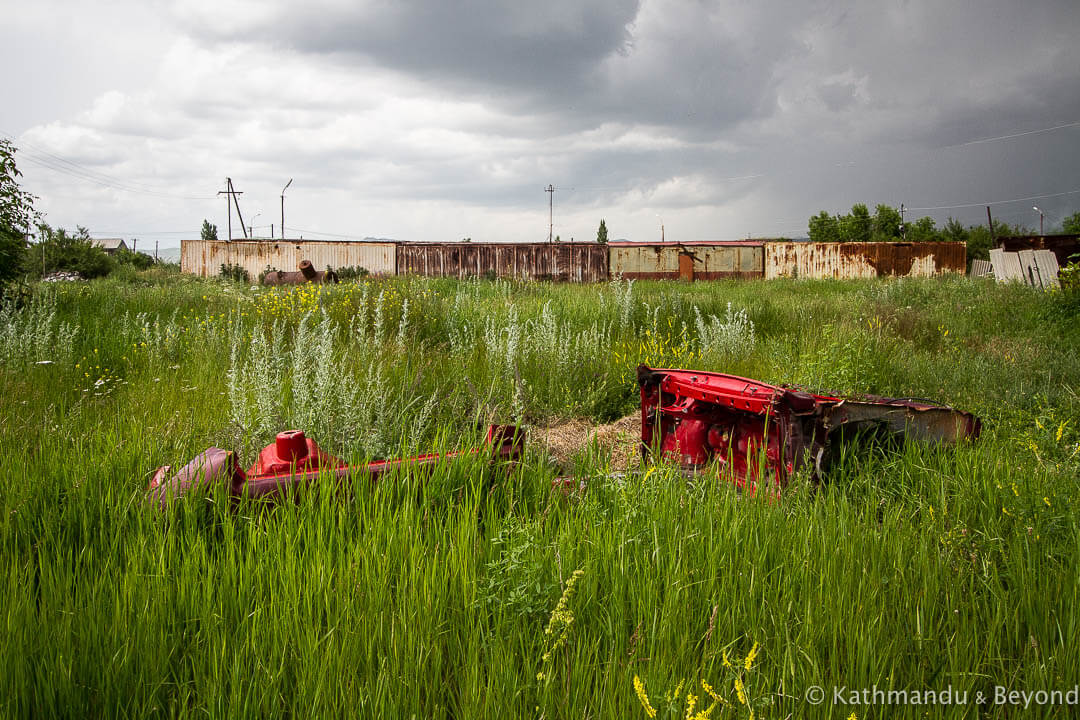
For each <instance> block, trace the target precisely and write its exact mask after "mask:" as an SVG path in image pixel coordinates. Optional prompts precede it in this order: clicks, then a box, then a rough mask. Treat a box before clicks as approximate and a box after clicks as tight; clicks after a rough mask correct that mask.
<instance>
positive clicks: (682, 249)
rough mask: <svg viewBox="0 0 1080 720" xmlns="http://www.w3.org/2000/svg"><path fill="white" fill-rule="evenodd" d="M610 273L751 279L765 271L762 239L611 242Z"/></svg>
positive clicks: (631, 277) (660, 277)
mask: <svg viewBox="0 0 1080 720" xmlns="http://www.w3.org/2000/svg"><path fill="white" fill-rule="evenodd" d="M609 247H610V250H609V253H610V255H609V264H608V273H609V274H610V275H611V277H617V276H622V277H624V278H626V279H628V280H665V279H666V280H678V279H682V280H732V279H740V280H751V279H754V278H760V277H761V276H762V274H763V273H764V257H765V253H764V248H763V244H762V242H761V241H758V240H735V241H730V242H700V243H674V242H672V243H636V242H613V243H610V244H609Z"/></svg>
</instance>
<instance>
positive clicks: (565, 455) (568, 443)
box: [531, 413, 641, 471]
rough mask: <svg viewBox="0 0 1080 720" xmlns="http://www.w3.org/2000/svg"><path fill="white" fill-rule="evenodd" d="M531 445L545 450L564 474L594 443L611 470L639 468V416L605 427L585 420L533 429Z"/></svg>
mask: <svg viewBox="0 0 1080 720" xmlns="http://www.w3.org/2000/svg"><path fill="white" fill-rule="evenodd" d="M531 439H532V441H533V442H534V443H537V444H538V445H540V446H542V447H544V448H546V449H547V451H548V452H549V453H550V454H551V456H552V458H553V459H554V460H555V462H557V463H558V464H559V465H560V466H562V467H563V468H564V469H566V470H572V469H573V466H574V461H575V458H576V457H577V456H579V455H580V454H581V453H582V451H584V450H585V449H586V448H588V447H589V446H590V445H592V443H593V441H594V440H595V442H596V444H597V446H598V447H599V449H600V452H601V453H603V455H610V457H611V469H612V470H618V471H623V470H628V469H630V468H634V467H638V466H639V465H640V464H641V452H640V450H639V447H640V442H641V415H640V414H639V413H634V414H632V415H627V416H626V417H624V418H620V419H619V420H616V421H615V422H613V423H608V424H607V425H594V424H593V423H591V422H589V421H588V420H580V419H573V420H566V421H564V422H560V423H556V424H554V425H551V426H550V427H546V428H541V427H537V428H533V429H532V438H531Z"/></svg>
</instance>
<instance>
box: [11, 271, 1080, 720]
mask: <svg viewBox="0 0 1080 720" xmlns="http://www.w3.org/2000/svg"><path fill="white" fill-rule="evenodd" d="M1078 347H1080V320H1078V315H1077V302H1076V297H1075V296H1068V295H1063V294H1062V293H1056V294H1051V295H1044V294H1042V293H1038V292H1035V291H1031V290H1030V289H1028V288H1024V287H1015V286H1014V287H999V286H995V285H994V284H992V283H990V282H980V281H974V282H973V281H970V280H968V279H966V278H949V279H934V280H899V281H897V280H891V281H885V280H882V281H847V282H813V281H790V282H787V281H771V282H742V283H696V284H692V285H685V284H676V283H667V284H665V283H634V284H630V283H625V282H621V283H611V284H608V285H602V286H599V285H598V286H572V285H551V284H540V283H529V284H521V283H509V282H505V281H494V282H489V281H472V282H467V281H465V282H458V281H444V280H426V279H418V278H394V279H389V280H379V281H376V280H368V281H365V282H361V283H349V284H343V285H340V286H336V287H328V288H320V287H315V286H308V287H303V288H294V289H284V290H266V289H254V288H249V287H247V286H243V285H236V284H231V283H226V282H222V281H200V280H196V279H192V278H188V277H183V276H178V275H168V274H154V273H152V272H151V273H147V274H143V275H140V276H138V277H133V278H132V277H129V278H128V279H127V280H126V281H123V282H121V281H96V282H93V283H81V284H70V285H66V286H63V287H46V286H41V287H38V288H37V289H36V296H35V299H34V300H33V301H32V302H31V303H29V304H27V305H24V306H23V307H21V308H19V309H15V308H14V307H13V306H11V305H8V306H5V308H4V309H3V310H2V311H0V381H2V388H3V393H2V395H0V477H2V478H3V480H2V482H0V561H2V563H3V568H4V572H3V582H4V583H5V588H4V593H3V596H4V598H5V602H4V603H3V608H2V609H0V616H2V618H3V628H2V630H0V633H2V635H0V715H3V716H4V717H31V716H35V717H79V718H85V717H99V716H108V717H148V716H153V717H157V716H161V717H247V716H260V717H293V718H300V717H305V718H306V717H338V716H341V717H455V718H482V717H510V716H534V717H548V718H554V717H584V718H594V717H610V718H635V717H637V718H646V717H648V716H649V714H650V712H649V711H650V710H651V711H654V712H655V716H656V717H698V716H711V717H715V718H719V717H741V718H749V717H751V716H753V717H758V718H785V717H796V718H802V717H844V718H847V717H849V716H850V715H851V714H852V713H855V715H856V716H857V717H858V718H864V717H908V716H910V717H971V716H975V715H977V714H982V715H985V716H989V717H1016V716H1017V715H1019V714H1024V716H1025V717H1026V716H1029V715H1030V716H1032V717H1040V716H1045V717H1060V716H1063V715H1067V714H1070V712H1075V710H1074V709H1073V710H1071V709H1069V708H1063V707H1062V706H1060V705H1057V706H1047V705H1037V704H1035V703H1034V702H1033V703H1031V704H1030V705H1029V707H1028V708H1027V710H1026V712H1025V711H1024V708H1023V705H1022V704H1021V705H1007V704H994V703H993V699H994V697H995V688H997V687H1004V688H1008V689H1009V690H1024V691H1028V692H1034V691H1038V690H1045V691H1051V690H1068V689H1071V688H1072V687H1073V686H1074V685H1075V684H1076V683H1077V682H1078V681H1080V614H1078V597H1080V593H1078V591H1077V588H1078V581H1080V578H1078V567H1080V524H1078V518H1080V514H1078V510H1077V507H1078V500H1080V497H1078V495H1080V492H1078V482H1077V478H1078V476H1080V472H1078V471H1080V446H1078V439H1080V433H1078V418H1080V397H1078V395H1077V392H1078V391H1077V388H1078V387H1080V353H1078V352H1077V348H1078ZM640 362H644V363H647V364H650V365H653V366H657V367H664V366H667V367H687V368H699V369H706V370H715V371H721V372H731V373H735V374H740V375H746V376H750V377H755V378H759V379H762V380H766V381H770V382H777V383H798V384H800V385H804V386H809V387H813V388H817V389H822V390H832V391H838V392H871V393H879V394H893V395H910V396H919V397H929V398H933V399H936V400H939V401H942V402H947V403H950V404H953V405H955V406H957V407H959V408H962V409H965V410H969V411H972V412H975V413H977V414H978V415H980V417H981V418H982V419H983V428H984V430H983V436H982V438H981V439H980V440H979V441H978V442H977V443H974V444H971V445H966V446H962V447H958V448H945V449H934V448H928V447H923V446H918V445H911V444H909V445H907V446H906V447H905V448H904V449H903V450H902V451H901V452H899V453H892V454H890V453H886V452H883V451H880V450H874V449H872V448H869V449H864V450H863V451H860V452H852V453H849V454H847V455H846V456H845V457H843V458H842V460H841V462H840V463H839V466H838V467H837V468H836V469H835V471H834V472H833V473H832V475H831V476H830V478H829V482H828V483H827V484H825V485H823V486H820V487H818V486H814V485H812V484H810V483H809V481H808V480H806V479H804V478H803V479H796V481H795V482H793V483H792V484H791V486H789V488H788V490H787V491H786V492H785V494H784V496H783V498H782V499H781V500H780V501H779V502H770V501H768V500H767V499H764V495H763V494H762V495H759V497H758V498H754V499H749V498H740V497H739V496H738V495H737V494H736V493H735V492H734V490H733V489H732V488H731V486H730V484H728V483H727V482H724V481H722V480H720V479H718V478H715V477H699V478H697V479H695V480H692V481H688V480H686V479H685V478H683V477H682V476H681V475H680V473H679V472H678V471H677V469H675V468H668V467H654V468H649V469H647V470H645V471H643V472H631V473H628V474H626V475H623V476H615V475H612V474H611V473H609V472H608V458H606V457H605V456H604V454H603V453H600V452H597V451H596V450H595V448H593V449H589V448H586V449H585V450H584V451H583V452H582V453H581V455H580V457H578V458H576V461H575V462H574V463H572V466H569V467H557V466H556V464H555V463H554V461H553V460H552V459H551V458H550V457H549V456H548V455H547V454H546V453H545V452H544V451H543V449H542V448H540V447H538V446H536V444H533V445H532V446H530V449H529V451H528V454H527V457H526V460H525V462H524V463H522V464H521V465H520V466H518V467H517V468H516V469H515V470H514V471H513V472H512V473H511V474H510V475H509V476H507V475H505V474H500V473H499V472H497V471H495V470H493V469H491V468H489V467H487V466H486V465H485V464H482V463H479V462H477V461H475V460H460V461H456V462H453V463H448V464H446V465H444V466H442V467H440V468H439V469H438V470H437V471H436V472H434V473H433V474H427V475H424V476H419V475H414V474H410V473H407V472H406V473H401V474H399V475H396V476H393V477H386V478H384V479H383V481H381V482H380V483H379V484H378V485H372V484H370V483H365V482H359V483H357V484H356V486H355V488H354V491H353V492H352V493H351V495H350V496H349V497H347V498H343V497H342V496H341V495H340V494H333V493H329V492H323V493H318V492H308V493H305V494H303V495H302V496H301V497H300V500H299V502H298V503H297V504H289V505H284V506H281V507H277V508H268V507H263V506H259V505H257V504H254V503H246V504H241V505H240V506H239V508H238V509H237V511H235V512H230V511H229V509H228V505H227V503H226V502H224V498H222V497H211V498H209V499H206V500H204V499H199V498H195V499H192V500H189V501H185V502H181V503H177V504H175V505H174V506H172V507H170V508H169V509H167V510H166V511H160V510H154V509H151V508H150V507H148V506H147V504H146V503H145V501H144V498H145V491H146V486H147V482H148V479H149V474H150V473H151V471H152V470H153V469H154V468H155V467H157V466H159V465H165V464H172V465H174V466H175V465H178V464H182V463H183V462H185V461H186V460H187V459H189V458H190V457H192V456H193V455H194V454H195V453H197V452H199V451H201V450H203V449H204V448H206V447H207V446H210V445H217V446H219V447H225V448H231V449H236V450H238V451H240V452H241V460H242V462H243V463H244V464H245V465H247V464H250V463H251V462H252V461H253V459H254V453H255V452H256V451H257V449H258V448H259V447H261V446H262V445H264V444H266V443H268V442H270V441H271V440H272V438H273V435H274V433H275V432H276V431H278V430H281V429H285V428H287V427H300V428H304V429H306V430H307V431H308V433H309V435H310V436H312V437H314V438H316V439H317V440H318V441H319V442H320V444H322V445H323V446H324V447H326V448H327V449H329V450H331V451H333V452H335V453H337V454H339V455H341V456H342V457H344V458H347V459H349V460H350V461H361V460H363V459H366V458H372V457H385V456H393V455H398V454H400V453H411V452H414V451H416V450H418V449H419V450H427V449H439V448H443V449H449V448H456V447H461V446H467V445H468V446H471V445H475V444H477V443H478V442H479V440H480V431H479V430H478V429H477V428H478V426H482V425H484V424H486V423H487V422H489V421H491V420H496V421H501V422H511V421H520V422H523V423H525V424H526V425H538V424H539V425H542V424H547V423H550V422H553V421H555V420H558V419H564V418H588V419H590V420H592V421H595V422H598V423H599V422H607V421H610V420H613V419H616V418H619V417H621V416H623V415H625V414H627V413H628V412H631V411H633V410H634V409H635V408H636V406H637V395H636V383H635V379H634V377H635V376H634V368H635V367H636V366H637V364H638V363H640ZM565 472H575V473H577V474H578V475H580V476H581V477H583V478H586V479H587V482H588V489H587V491H586V492H585V493H584V494H582V495H581V496H580V497H572V498H567V497H564V496H563V495H561V494H559V493H553V492H552V491H551V480H552V478H554V477H555V476H556V475H558V474H561V473H565ZM635 678H637V680H635ZM875 686H876V687H877V688H879V689H881V690H904V691H920V692H922V691H927V690H945V689H946V688H949V687H951V688H952V689H953V691H955V692H956V693H961V692H963V693H967V694H968V695H967V698H966V703H965V704H954V705H951V706H948V705H940V704H931V705H926V706H916V705H906V706H901V705H892V706H885V705H883V704H882V703H881V702H880V701H878V702H877V704H868V703H851V702H850V700H851V697H850V692H851V691H854V690H861V689H864V688H866V689H868V688H873V687H875ZM814 687H820V688H823V690H824V691H825V693H826V696H825V700H824V702H823V703H822V704H820V705H814V704H812V703H810V702H808V701H807V693H808V692H811V693H812V688H814ZM834 687H842V688H847V691H846V692H847V694H846V695H845V696H844V701H843V702H838V701H837V700H836V699H835V697H834V695H833V688H834ZM977 692H981V693H983V694H984V696H985V697H986V698H988V699H989V702H987V703H984V704H982V705H978V704H976V696H975V694H976V693H977ZM716 698H719V699H716ZM954 702H955V701H954Z"/></svg>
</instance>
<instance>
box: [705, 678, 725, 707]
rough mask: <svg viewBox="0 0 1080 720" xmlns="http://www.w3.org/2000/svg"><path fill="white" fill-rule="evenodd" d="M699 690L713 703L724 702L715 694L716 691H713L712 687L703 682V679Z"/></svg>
mask: <svg viewBox="0 0 1080 720" xmlns="http://www.w3.org/2000/svg"><path fill="white" fill-rule="evenodd" d="M701 689H702V690H704V691H705V694H706V695H708V696H709V697H711V698H712V699H713V700H714V701H716V702H724V699H723V698H722V697H720V696H719V695H718V694H717V693H716V690H714V689H713V687H712V685H710V684H709V683H707V682H705V678H701ZM725 704H726V703H725Z"/></svg>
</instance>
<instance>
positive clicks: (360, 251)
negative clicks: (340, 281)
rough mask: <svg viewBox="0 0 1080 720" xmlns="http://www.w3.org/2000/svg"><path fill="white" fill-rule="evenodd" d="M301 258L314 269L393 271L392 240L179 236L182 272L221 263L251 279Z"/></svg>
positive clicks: (211, 272)
mask: <svg viewBox="0 0 1080 720" xmlns="http://www.w3.org/2000/svg"><path fill="white" fill-rule="evenodd" d="M301 260H310V261H311V264H312V266H313V267H314V268H315V269H316V270H325V269H326V268H327V267H331V268H333V269H335V270H337V269H339V268H345V267H362V268H366V269H367V271H368V272H369V273H371V274H372V275H393V274H394V273H395V271H396V268H395V262H396V252H395V248H394V243H390V242H358V241H355V242H354V241H327V240H233V241H232V242H224V241H220V240H182V241H181V242H180V269H181V270H182V271H183V272H186V273H192V274H194V275H201V276H203V277H213V276H215V275H217V274H218V273H219V272H220V271H221V266H222V265H239V266H240V267H242V268H244V269H245V270H247V271H248V274H249V275H250V276H251V279H252V281H254V280H255V279H256V278H258V276H259V274H260V273H262V272H263V271H264V270H266V268H267V267H268V266H269V267H270V268H272V269H276V270H285V271H293V270H296V268H297V266H298V265H299V264H300V261H301Z"/></svg>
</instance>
